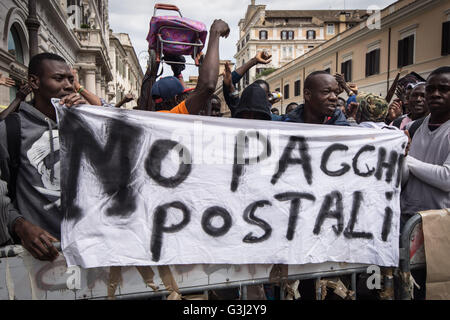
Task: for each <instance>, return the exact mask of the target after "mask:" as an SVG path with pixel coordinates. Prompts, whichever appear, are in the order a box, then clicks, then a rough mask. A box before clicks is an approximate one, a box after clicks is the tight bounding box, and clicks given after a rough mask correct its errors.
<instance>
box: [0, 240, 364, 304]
mask: <svg viewBox="0 0 450 320" xmlns="http://www.w3.org/2000/svg"><path fill="white" fill-rule="evenodd" d="M57 248H58V249H60V248H59V244H58V245H57ZM367 267H368V266H367V265H361V264H358V265H357V264H347V263H333V262H330V263H322V264H310V265H290V266H289V273H288V274H287V275H285V276H283V277H281V278H279V279H278V280H277V283H278V284H283V283H286V282H294V281H296V280H300V281H301V280H317V281H320V280H321V279H323V278H332V277H339V276H346V275H349V276H351V285H350V288H349V289H350V290H352V291H353V292H356V275H357V274H358V273H365V272H367ZM170 268H171V270H172V273H173V275H174V279H175V280H176V281H177V282H178V286H179V290H178V288H177V291H176V292H177V293H179V294H181V295H182V296H186V295H190V294H202V293H203V296H205V297H206V298H207V292H208V291H211V290H222V289H230V288H235V289H239V297H240V299H242V300H246V299H250V298H251V296H249V295H247V287H248V286H254V285H264V284H274V282H273V279H270V275H269V274H270V271H271V269H272V265H242V266H241V265H239V266H238V265H236V266H231V265H192V266H171V267H170ZM153 269H156V268H153ZM158 271H159V269H158ZM122 273H123V274H121V277H122V276H123V279H121V280H123V283H122V284H121V285H119V286H118V287H117V290H116V289H114V291H113V292H114V294H113V298H114V299H118V300H120V299H154V298H156V299H158V298H161V299H166V298H167V296H168V295H170V294H171V293H173V291H169V290H167V288H165V286H163V285H162V283H161V282H160V279H158V278H155V282H157V283H158V285H159V287H160V288H159V289H158V290H156V291H155V290H153V289H152V288H150V287H149V286H147V285H146V284H145V283H144V282H145V279H143V277H141V276H142V274H139V273H138V272H137V270H136V268H134V267H124V268H122ZM71 275H72V273H71V271H70V270H69V269H68V268H67V266H66V264H65V259H64V257H63V256H60V257H59V258H58V259H57V260H56V261H54V262H53V263H51V262H42V261H38V260H35V259H34V258H32V257H31V256H30V255H29V254H28V253H27V252H26V251H25V250H24V249H23V248H22V247H21V246H9V247H5V248H0V300H2V299H49V300H52V299H64V300H78V299H93V300H94V299H108V298H111V296H110V295H109V294H108V293H109V290H110V286H111V269H110V268H97V269H90V270H86V269H81V268H80V278H81V281H80V288H77V289H73V288H70V287H69V286H68V281H69V278H70V277H71ZM143 280H144V281H143ZM187 280H188V281H187ZM66 283H67V285H66ZM317 289H318V292H317V295H316V297H317V299H322V292H321V288H320V287H318V288H317ZM30 290H31V292H28V291H30ZM284 292H285V291H284V290H282V291H281V292H280V299H286V296H285V295H284Z"/></svg>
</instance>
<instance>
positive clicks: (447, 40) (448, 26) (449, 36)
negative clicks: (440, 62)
mask: <svg viewBox="0 0 450 320" xmlns="http://www.w3.org/2000/svg"><path fill="white" fill-rule="evenodd" d="M448 54H450V21H447V22H444V23H443V24H442V55H443V56H446V55H448Z"/></svg>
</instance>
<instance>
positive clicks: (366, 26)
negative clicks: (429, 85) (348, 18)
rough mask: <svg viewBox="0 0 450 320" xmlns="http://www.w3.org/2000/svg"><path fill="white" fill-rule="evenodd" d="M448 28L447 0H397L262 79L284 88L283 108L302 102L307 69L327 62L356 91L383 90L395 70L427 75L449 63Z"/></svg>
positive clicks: (449, 10)
mask: <svg viewBox="0 0 450 320" xmlns="http://www.w3.org/2000/svg"><path fill="white" fill-rule="evenodd" d="M378 16H379V18H380V19H378ZM449 30H450V3H449V1H447V0H417V1H415V0H400V1H397V2H395V3H393V4H392V5H390V6H388V7H386V8H384V9H383V10H381V12H379V13H378V14H375V15H374V16H371V17H369V19H368V20H366V21H363V22H361V23H359V24H358V25H357V26H355V27H354V28H352V29H349V30H346V31H344V32H343V33H342V34H339V35H337V36H335V37H333V38H331V39H330V40H328V41H327V42H325V43H323V44H321V45H319V46H317V47H316V48H314V49H313V50H311V51H310V52H308V53H306V54H305V55H303V56H301V57H299V58H297V59H294V60H292V61H291V62H290V63H288V64H286V65H284V66H283V67H281V68H279V69H278V70H276V71H275V72H273V73H272V74H270V75H269V76H267V77H264V79H265V80H266V81H268V82H269V84H270V86H271V89H272V90H276V89H278V90H280V91H281V92H282V93H283V95H284V98H283V100H282V101H281V102H280V103H278V104H276V105H275V107H277V108H278V109H280V110H281V111H282V112H284V111H285V109H286V106H287V105H288V104H289V103H291V102H297V103H300V102H303V84H304V82H305V78H306V77H307V76H308V75H309V74H310V73H311V72H313V71H317V70H325V69H328V68H329V69H330V71H331V73H337V72H339V73H344V74H345V76H346V78H347V80H348V81H351V82H355V83H356V84H357V85H358V87H359V89H360V91H365V92H371V93H375V94H381V95H382V96H385V95H386V93H387V91H388V88H389V87H390V85H392V82H393V80H394V79H395V77H396V76H397V73H398V72H401V74H402V75H405V74H407V73H409V72H412V71H415V72H417V73H418V74H420V75H421V76H422V77H424V78H426V77H427V76H428V75H429V74H430V73H431V71H433V70H434V69H436V68H438V67H440V66H444V65H447V66H448V65H450V55H449V54H450V43H449V42H450V33H449Z"/></svg>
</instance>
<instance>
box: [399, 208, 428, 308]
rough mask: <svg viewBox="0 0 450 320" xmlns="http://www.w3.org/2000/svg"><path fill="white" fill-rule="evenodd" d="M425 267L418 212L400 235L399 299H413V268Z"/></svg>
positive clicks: (420, 221)
mask: <svg viewBox="0 0 450 320" xmlns="http://www.w3.org/2000/svg"><path fill="white" fill-rule="evenodd" d="M425 268H426V261H425V251H424V241H423V231H422V216H421V215H420V214H418V213H417V214H415V215H413V216H412V217H411V218H410V219H409V220H408V221H407V222H406V224H405V225H404V226H403V231H402V233H401V235H400V264H399V278H400V279H399V283H400V286H399V293H398V294H399V299H401V300H411V299H412V290H413V286H414V284H413V283H414V280H413V279H412V276H411V270H417V269H425Z"/></svg>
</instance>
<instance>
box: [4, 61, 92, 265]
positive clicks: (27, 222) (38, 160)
mask: <svg viewBox="0 0 450 320" xmlns="http://www.w3.org/2000/svg"><path fill="white" fill-rule="evenodd" d="M28 69H29V70H28V82H29V84H30V86H31V87H32V90H33V93H34V101H32V102H30V103H26V102H22V103H21V104H20V107H19V111H18V114H12V115H10V116H9V117H8V118H7V119H6V120H5V121H4V122H0V177H1V180H0V245H2V244H5V243H8V242H11V238H12V240H14V242H16V243H17V242H19V243H21V244H22V245H23V246H24V247H25V248H26V249H27V250H28V251H29V252H30V253H31V254H32V255H33V256H34V257H35V258H37V259H40V260H54V259H55V258H56V257H57V256H58V251H57V250H56V248H55V247H54V246H53V242H57V241H58V238H60V224H61V221H62V214H61V211H60V203H61V201H60V163H59V135H58V125H57V123H56V111H55V109H54V107H53V105H52V103H51V99H52V98H59V99H61V102H60V104H61V105H63V104H65V105H66V107H72V106H74V105H79V104H85V103H86V102H85V101H84V100H83V99H82V98H81V96H80V95H79V94H78V93H75V92H74V86H73V81H74V76H73V74H72V72H71V69H70V67H69V65H68V64H67V63H66V62H65V60H64V59H63V58H61V57H60V56H58V55H55V54H51V53H42V54H38V55H36V56H34V57H33V58H32V59H31V61H30V64H29V68H28Z"/></svg>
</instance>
